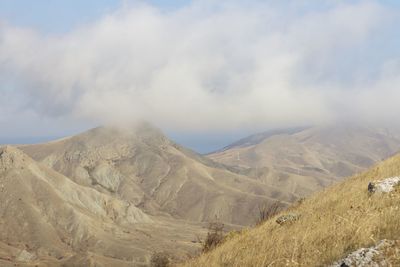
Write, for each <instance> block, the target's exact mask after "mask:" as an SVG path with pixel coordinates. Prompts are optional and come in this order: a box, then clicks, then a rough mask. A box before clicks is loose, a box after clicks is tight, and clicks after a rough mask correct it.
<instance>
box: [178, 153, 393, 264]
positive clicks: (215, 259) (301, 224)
mask: <svg viewBox="0 0 400 267" xmlns="http://www.w3.org/2000/svg"><path fill="white" fill-rule="evenodd" d="M399 175H400V156H395V157H393V158H391V159H389V160H387V161H385V162H383V163H381V164H379V165H377V166H376V167H374V168H372V169H371V170H369V171H367V172H366V173H364V174H360V175H356V176H354V177H352V178H349V179H347V180H345V181H344V182H341V183H339V184H336V185H334V186H332V187H330V188H327V189H325V190H323V191H321V192H319V193H316V194H314V195H313V196H311V197H310V198H308V199H306V200H304V202H302V203H301V204H300V205H298V206H296V207H292V208H290V209H291V210H292V211H294V212H296V213H299V214H301V218H300V219H299V220H298V221H296V222H294V223H293V224H290V225H283V226H280V225H278V224H277V223H276V222H275V219H276V217H277V216H279V214H278V215H276V216H274V217H272V218H271V219H269V220H267V221H266V222H265V223H264V224H261V225H260V226H258V227H256V228H254V229H251V230H247V231H243V233H241V234H236V235H232V237H231V238H230V239H229V240H227V241H226V242H224V243H223V244H222V245H221V246H219V247H217V248H216V249H214V250H212V251H210V252H208V253H205V254H203V255H201V256H200V257H198V258H196V259H193V260H191V261H188V262H186V263H185V264H183V266H208V267H212V266H238V267H239V266H240V267H242V266H324V265H327V264H330V263H332V262H334V261H336V260H338V259H340V258H342V257H343V256H345V255H347V254H348V253H350V252H352V251H354V250H356V249H358V248H360V247H367V246H371V245H373V244H375V243H376V242H377V241H379V240H381V239H400V190H399V189H397V190H396V191H394V192H392V193H389V194H385V195H370V194H369V193H368V191H367V186H368V182H369V181H372V180H376V179H383V178H387V177H391V176H399ZM285 212H286V211H284V212H283V213H285ZM394 258H395V259H394V260H395V261H396V260H397V262H399V261H398V260H399V259H398V258H397V256H395V257H394Z"/></svg>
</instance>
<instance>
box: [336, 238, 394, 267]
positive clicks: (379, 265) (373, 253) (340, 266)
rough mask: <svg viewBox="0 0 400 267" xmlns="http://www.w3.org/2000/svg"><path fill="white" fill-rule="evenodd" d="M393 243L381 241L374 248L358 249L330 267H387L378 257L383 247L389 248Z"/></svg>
mask: <svg viewBox="0 0 400 267" xmlns="http://www.w3.org/2000/svg"><path fill="white" fill-rule="evenodd" d="M393 243H394V242H393V241H389V240H382V241H380V242H379V243H378V244H377V245H376V246H373V247H370V248H360V249H358V250H356V251H354V252H352V253H351V254H349V255H348V256H347V257H346V258H344V259H342V260H340V261H337V262H335V263H333V264H332V265H331V266H330V267H353V266H355V267H362V266H365V267H366V266H368V267H383V266H388V263H387V262H386V260H385V259H384V258H382V257H378V256H379V255H381V254H382V250H384V249H385V247H388V246H391V245H392V244H393Z"/></svg>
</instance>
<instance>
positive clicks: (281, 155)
mask: <svg viewBox="0 0 400 267" xmlns="http://www.w3.org/2000/svg"><path fill="white" fill-rule="evenodd" d="M397 133H398V132H395V134H394V133H393V132H390V131H389V130H386V129H377V128H367V127H359V126H348V125H341V126H340V125H334V126H325V127H311V128H297V129H288V130H280V131H272V132H266V133H261V134H257V135H254V136H250V137H247V138H245V139H243V140H240V141H238V142H236V143H234V144H232V145H231V146H228V147H226V148H225V149H222V150H220V151H217V152H215V153H212V154H209V155H208V157H209V158H210V159H212V160H214V161H217V162H220V163H223V164H226V165H230V166H236V167H239V168H240V169H241V172H242V173H244V174H246V175H249V176H251V177H254V178H256V179H257V180H259V181H262V182H264V183H266V184H269V185H273V186H276V187H278V188H281V189H282V190H284V191H286V192H290V193H293V194H297V195H307V194H309V193H311V192H314V191H316V190H318V189H321V188H323V187H326V186H328V185H329V184H331V183H332V182H334V181H338V180H340V179H341V178H343V177H346V176H350V175H352V174H354V173H358V172H361V171H363V170H365V169H366V168H368V167H369V166H371V165H373V164H374V163H375V162H377V161H380V160H382V159H385V158H387V157H389V156H391V155H393V154H395V153H396V152H398V151H399V150H400V137H399V135H398V134H397Z"/></svg>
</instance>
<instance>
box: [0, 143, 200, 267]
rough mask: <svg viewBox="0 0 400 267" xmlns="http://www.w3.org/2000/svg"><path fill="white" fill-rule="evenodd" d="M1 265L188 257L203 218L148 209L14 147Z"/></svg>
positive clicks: (6, 177)
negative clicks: (178, 216)
mask: <svg viewBox="0 0 400 267" xmlns="http://www.w3.org/2000/svg"><path fill="white" fill-rule="evenodd" d="M0 215H1V216H0V266H14V264H16V263H18V264H19V265H23V264H27V265H29V266H31V265H35V264H39V263H40V264H42V265H44V264H48V265H49V266H59V265H63V264H64V265H67V266H71V265H73V266H89V265H91V264H96V266H97V265H100V266H131V265H132V264H133V263H134V264H135V265H138V266H140V265H146V264H147V262H148V259H149V257H150V255H151V253H152V252H154V251H158V250H162V251H169V252H171V253H172V252H173V254H174V255H177V257H179V256H181V257H183V256H185V255H186V254H187V253H192V252H193V251H194V250H196V249H197V246H196V244H193V243H192V242H191V240H193V233H202V232H203V229H202V228H201V227H200V225H194V224H191V223H188V222H182V221H179V220H173V221H171V220H168V218H163V217H159V216H151V215H147V214H145V213H144V212H143V211H141V210H140V209H139V208H137V207H135V206H134V205H132V204H131V203H129V202H127V201H124V200H122V199H118V198H114V197H112V196H110V195H108V194H104V193H101V192H99V191H97V190H95V189H92V188H89V187H84V186H81V185H78V184H76V183H75V182H73V181H71V180H70V179H68V178H67V177H65V176H63V175H62V174H59V173H57V172H55V171H54V170H51V169H49V168H47V167H46V166H44V165H42V164H40V163H37V162H35V161H34V160H33V159H31V158H30V157H29V156H27V155H26V154H24V153H23V152H22V151H20V150H18V149H16V148H13V147H9V146H7V147H2V148H0Z"/></svg>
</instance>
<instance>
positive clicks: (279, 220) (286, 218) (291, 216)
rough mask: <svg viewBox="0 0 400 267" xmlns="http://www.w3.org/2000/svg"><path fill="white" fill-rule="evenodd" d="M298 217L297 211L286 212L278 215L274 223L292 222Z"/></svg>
mask: <svg viewBox="0 0 400 267" xmlns="http://www.w3.org/2000/svg"><path fill="white" fill-rule="evenodd" d="M299 218H300V214H297V213H288V214H285V215H282V216H279V217H278V218H277V219H276V223H277V224H280V225H284V224H288V223H292V222H294V221H297V220H298V219H299Z"/></svg>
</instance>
